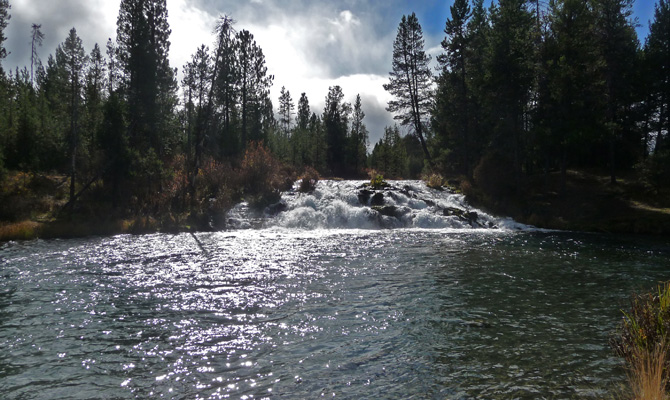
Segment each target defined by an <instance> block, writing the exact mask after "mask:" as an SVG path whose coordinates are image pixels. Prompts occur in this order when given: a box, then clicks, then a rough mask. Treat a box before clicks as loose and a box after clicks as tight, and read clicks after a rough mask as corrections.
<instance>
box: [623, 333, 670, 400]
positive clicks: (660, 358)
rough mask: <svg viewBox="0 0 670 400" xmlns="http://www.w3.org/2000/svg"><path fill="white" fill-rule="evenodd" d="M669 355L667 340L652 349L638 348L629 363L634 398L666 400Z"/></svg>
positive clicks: (629, 377)
mask: <svg viewBox="0 0 670 400" xmlns="http://www.w3.org/2000/svg"><path fill="white" fill-rule="evenodd" d="M667 356H668V345H667V343H665V341H664V342H663V343H661V344H659V345H657V346H655V347H654V348H653V349H652V350H644V349H640V348H638V349H637V350H636V351H635V356H634V358H633V360H632V361H631V363H630V365H629V371H628V381H629V384H630V391H631V396H630V398H631V399H633V400H665V399H667V398H668V395H667V393H666V390H665V388H666V385H667V383H668V382H667V376H666V374H665V373H664V371H663V370H664V366H665V362H666V359H667Z"/></svg>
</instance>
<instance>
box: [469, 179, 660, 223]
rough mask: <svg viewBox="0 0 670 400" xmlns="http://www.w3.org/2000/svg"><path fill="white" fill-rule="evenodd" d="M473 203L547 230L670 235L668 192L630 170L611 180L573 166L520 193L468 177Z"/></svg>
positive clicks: (526, 186) (528, 183)
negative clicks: (561, 176)
mask: <svg viewBox="0 0 670 400" xmlns="http://www.w3.org/2000/svg"><path fill="white" fill-rule="evenodd" d="M461 186H462V187H463V192H464V193H465V194H466V195H467V197H468V201H470V203H471V204H473V205H475V206H477V207H481V208H484V209H486V210H488V211H491V212H493V213H495V214H498V215H506V216H510V217H512V218H514V219H515V220H517V221H519V222H522V223H526V224H530V225H534V226H537V227H540V228H546V229H562V230H575V231H587V232H606V233H644V234H655V235H668V234H670V192H668V191H667V190H666V191H659V190H657V189H655V188H653V187H652V186H650V185H648V184H646V183H645V182H644V180H643V179H641V178H640V176H639V175H637V174H636V173H634V172H632V173H630V174H628V175H625V176H622V177H619V179H618V182H617V183H616V184H611V183H610V178H609V176H607V175H606V174H605V173H600V172H598V171H586V170H570V171H568V173H567V176H566V184H565V187H564V188H563V187H562V185H561V178H560V174H559V173H552V174H549V175H548V176H545V175H539V176H536V177H532V178H528V179H527V180H526V181H525V182H524V185H523V186H524V188H523V190H522V191H521V193H516V191H513V190H506V191H504V190H503V191H502V193H501V192H500V191H499V188H493V189H491V188H487V187H483V186H482V185H477V183H476V182H475V183H471V182H467V181H464V182H462V183H461Z"/></svg>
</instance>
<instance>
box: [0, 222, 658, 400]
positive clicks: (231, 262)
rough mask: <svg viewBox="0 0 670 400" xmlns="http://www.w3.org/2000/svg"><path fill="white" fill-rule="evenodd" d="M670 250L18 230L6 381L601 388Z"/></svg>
mask: <svg viewBox="0 0 670 400" xmlns="http://www.w3.org/2000/svg"><path fill="white" fill-rule="evenodd" d="M196 238H197V240H199V242H200V244H199V243H198V242H197V241H196ZM669 256H670V246H668V244H667V243H666V242H663V241H661V240H656V239H650V238H635V237H616V236H604V235H584V234H575V233H551V232H544V233H543V232H532V231H521V232H517V231H511V230H500V229H498V230H489V229H486V230H485V229H438V230H423V229H396V230H356V229H354V230H345V229H313V230H301V229H285V228H271V229H261V230H238V231H231V232H218V233H198V234H196V236H195V237H194V236H192V235H190V234H179V235H167V234H155V235H146V236H131V235H122V236H116V237H109V238H89V239H80V240H53V241H41V240H38V241H32V242H23V243H8V244H4V245H2V246H1V247H0V348H1V349H2V351H1V352H0V394H2V397H3V398H7V399H55V398H75V399H93V398H161V397H162V398H177V399H193V398H202V399H206V398H211V399H218V398H245V399H253V398H255V399H260V398H286V399H293V398H317V397H319V396H322V395H323V396H326V397H333V396H335V398H346V399H361V398H369V399H378V398H389V399H393V398H404V399H411V398H414V399H424V398H429V399H430V398H435V399H444V398H450V399H469V398H501V399H508V398H527V399H537V398H552V399H559V398H603V397H608V396H609V393H610V392H609V391H610V390H612V389H613V388H615V387H616V386H617V385H619V384H620V383H621V382H622V380H623V373H622V371H621V369H620V361H619V360H618V359H616V358H615V357H613V355H612V353H611V351H610V349H609V348H608V346H607V340H608V337H609V335H610V334H611V332H612V330H613V329H614V328H615V325H616V323H617V321H618V320H619V318H620V311H619V309H620V308H621V307H622V306H625V302H626V299H627V296H628V295H629V294H630V293H631V291H632V290H635V289H641V288H644V289H646V288H649V287H651V286H653V285H654V284H655V283H656V282H657V281H658V280H661V279H667V278H668V276H667V271H668V259H670V257H669Z"/></svg>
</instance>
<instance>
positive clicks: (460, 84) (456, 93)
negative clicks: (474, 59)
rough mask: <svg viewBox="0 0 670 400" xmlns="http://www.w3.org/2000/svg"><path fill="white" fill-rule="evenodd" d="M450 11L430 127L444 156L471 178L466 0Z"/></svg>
mask: <svg viewBox="0 0 670 400" xmlns="http://www.w3.org/2000/svg"><path fill="white" fill-rule="evenodd" d="M450 10H451V18H450V19H448V20H447V23H446V27H445V29H444V33H445V34H446V37H445V38H444V40H442V49H443V50H444V54H442V55H440V56H439V57H438V62H439V63H440V67H441V69H442V71H441V74H440V77H439V78H438V92H437V99H436V109H435V111H434V115H435V116H436V118H433V121H434V123H433V126H434V129H435V131H436V132H437V135H438V136H441V140H440V142H441V143H440V144H441V147H442V148H443V149H446V150H447V155H449V154H450V153H451V151H453V153H454V154H455V155H456V158H457V159H458V161H457V164H460V168H459V169H460V171H461V173H463V174H464V175H465V176H471V155H470V147H471V146H470V141H471V140H470V129H469V123H470V118H469V113H470V107H469V103H470V100H469V97H470V96H469V93H468V92H469V90H468V84H467V81H468V78H469V74H468V73H466V71H467V65H468V63H467V61H468V60H467V56H468V53H467V48H468V38H467V22H468V18H469V17H470V7H469V5H468V1H467V0H456V2H455V3H454V5H453V6H451V8H450ZM445 162H446V163H449V161H448V160H445Z"/></svg>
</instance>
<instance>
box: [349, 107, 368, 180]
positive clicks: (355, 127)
mask: <svg viewBox="0 0 670 400" xmlns="http://www.w3.org/2000/svg"><path fill="white" fill-rule="evenodd" d="M364 118H365V112H363V106H362V104H361V95H360V94H358V95H356V101H355V102H354V108H353V112H352V115H351V134H350V137H349V142H350V143H351V146H350V147H351V150H350V151H349V155H350V158H351V162H349V165H350V166H351V167H353V173H354V175H358V174H360V172H361V169H362V168H363V167H364V166H365V159H366V153H367V146H368V129H367V127H366V126H365V123H364V122H363V119H364Z"/></svg>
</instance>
